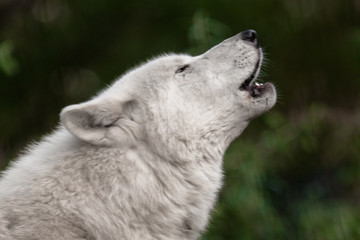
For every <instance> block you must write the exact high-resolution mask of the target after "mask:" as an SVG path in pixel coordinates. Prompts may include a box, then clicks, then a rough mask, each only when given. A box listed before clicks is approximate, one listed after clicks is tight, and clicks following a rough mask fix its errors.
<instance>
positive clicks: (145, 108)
mask: <svg viewBox="0 0 360 240" xmlns="http://www.w3.org/2000/svg"><path fill="white" fill-rule="evenodd" d="M262 61H263V53H262V50H261V48H260V46H259V43H258V38H257V34H256V32H255V31H253V30H247V31H244V32H241V33H239V34H237V35H235V36H233V37H231V38H229V39H227V40H225V41H223V42H221V43H220V44H218V45H216V46H214V47H213V48H211V49H210V50H208V51H206V52H205V53H203V54H201V55H198V56H190V55H186V54H168V55H163V56H160V57H157V58H154V59H152V60H150V61H148V62H146V63H144V64H142V65H140V66H138V67H136V68H134V69H133V70H131V71H129V72H127V73H126V74H124V75H123V76H122V77H120V78H119V79H118V80H116V81H115V82H114V83H113V84H112V85H111V86H109V87H108V88H106V89H105V90H103V91H102V92H100V93H99V94H97V95H96V96H95V97H93V98H92V99H90V100H89V101H87V102H83V103H80V104H75V105H71V106H67V107H65V108H64V109H63V110H62V111H61V113H60V124H59V126H58V128H57V129H56V130H55V131H54V132H53V133H52V134H50V135H48V136H46V137H44V138H43V139H42V140H41V141H40V142H38V143H37V144H34V145H32V146H31V147H29V148H28V150H27V151H26V153H24V154H23V155H22V156H20V157H19V158H18V159H17V160H16V161H14V162H13V163H12V165H11V167H10V168H9V169H7V170H6V171H5V172H4V173H3V174H2V177H1V180H0V239H4V240H40V239H41V240H45V239H47V240H74V239H76V240H115V239H124V240H169V239H171V240H180V239H181V240H183V239H189V240H190V239H198V238H199V237H200V235H201V233H203V232H204V231H205V230H206V227H207V224H208V221H209V213H210V211H211V209H212V208H213V206H214V204H215V202H216V198H217V194H218V192H219V189H220V188H221V186H222V178H223V171H222V162H223V155H224V153H225V151H226V149H227V147H228V146H229V144H230V143H231V142H232V141H233V140H234V139H235V138H237V137H238V136H239V135H240V134H241V132H242V131H243V130H244V129H245V127H246V126H247V125H248V123H249V122H250V121H251V120H252V119H253V118H255V117H257V116H259V115H260V114H262V113H264V112H266V111H267V110H269V109H271V108H272V107H273V106H274V104H275V102H276V90H275V87H274V85H273V84H272V83H264V84H260V83H256V82H255V81H256V78H257V76H258V74H259V71H260V68H261V64H262Z"/></svg>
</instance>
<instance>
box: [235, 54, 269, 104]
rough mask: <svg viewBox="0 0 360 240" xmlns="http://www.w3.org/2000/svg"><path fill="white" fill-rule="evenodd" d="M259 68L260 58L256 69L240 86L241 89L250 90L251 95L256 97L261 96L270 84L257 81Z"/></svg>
mask: <svg viewBox="0 0 360 240" xmlns="http://www.w3.org/2000/svg"><path fill="white" fill-rule="evenodd" d="M259 70H260V60H259V61H257V62H256V65H255V68H254V71H253V72H252V73H251V75H250V76H249V77H248V78H247V79H246V80H245V81H244V82H243V83H242V84H241V86H240V87H239V89H240V90H241V91H247V92H249V94H250V96H252V97H254V98H256V97H259V96H261V94H262V93H263V92H264V90H265V89H266V87H267V85H268V84H267V83H265V84H263V83H257V82H256V77H257V75H258V73H259Z"/></svg>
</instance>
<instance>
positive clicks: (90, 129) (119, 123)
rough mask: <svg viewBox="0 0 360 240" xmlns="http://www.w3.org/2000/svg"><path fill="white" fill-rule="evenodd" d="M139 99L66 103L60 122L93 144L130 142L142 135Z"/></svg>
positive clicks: (78, 136)
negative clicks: (140, 133)
mask: <svg viewBox="0 0 360 240" xmlns="http://www.w3.org/2000/svg"><path fill="white" fill-rule="evenodd" d="M137 108H138V104H137V103H136V101H126V102H120V101H115V102H114V101H105V100H98V99H94V100H92V101H89V102H85V103H81V104H75V105H71V106H68V107H65V108H64V109H63V110H62V111H61V114H60V119H61V123H62V124H63V125H64V126H65V128H66V129H67V130H68V131H69V132H70V133H72V134H73V135H74V136H76V137H77V138H79V139H80V140H82V141H85V142H88V143H90V144H93V145H101V146H113V145H118V144H126V143H130V142H132V141H133V140H135V139H137V138H138V137H139V136H138V135H139V132H140V131H139V124H138V122H136V119H139V118H138V116H136V115H137V114H139V111H138V110H139V109H137Z"/></svg>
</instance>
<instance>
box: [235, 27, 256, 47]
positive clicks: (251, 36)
mask: <svg viewBox="0 0 360 240" xmlns="http://www.w3.org/2000/svg"><path fill="white" fill-rule="evenodd" d="M240 36H241V39H242V40H244V41H247V42H251V43H252V44H254V45H255V46H256V47H259V42H258V39H257V34H256V32H255V31H254V30H246V31H243V32H241V33H240Z"/></svg>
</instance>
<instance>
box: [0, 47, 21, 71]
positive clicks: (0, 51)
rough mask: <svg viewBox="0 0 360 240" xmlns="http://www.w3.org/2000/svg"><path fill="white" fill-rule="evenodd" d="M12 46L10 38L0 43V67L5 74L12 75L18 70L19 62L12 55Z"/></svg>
mask: <svg viewBox="0 0 360 240" xmlns="http://www.w3.org/2000/svg"><path fill="white" fill-rule="evenodd" d="M14 48H15V46H14V44H13V42H12V41H10V40H7V41H4V42H1V43H0V69H1V70H2V71H3V73H4V74H6V75H7V76H13V75H15V74H16V73H17V72H18V71H19V64H18V62H17V61H16V59H15V58H14V56H13V55H12V54H13V50H14Z"/></svg>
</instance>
